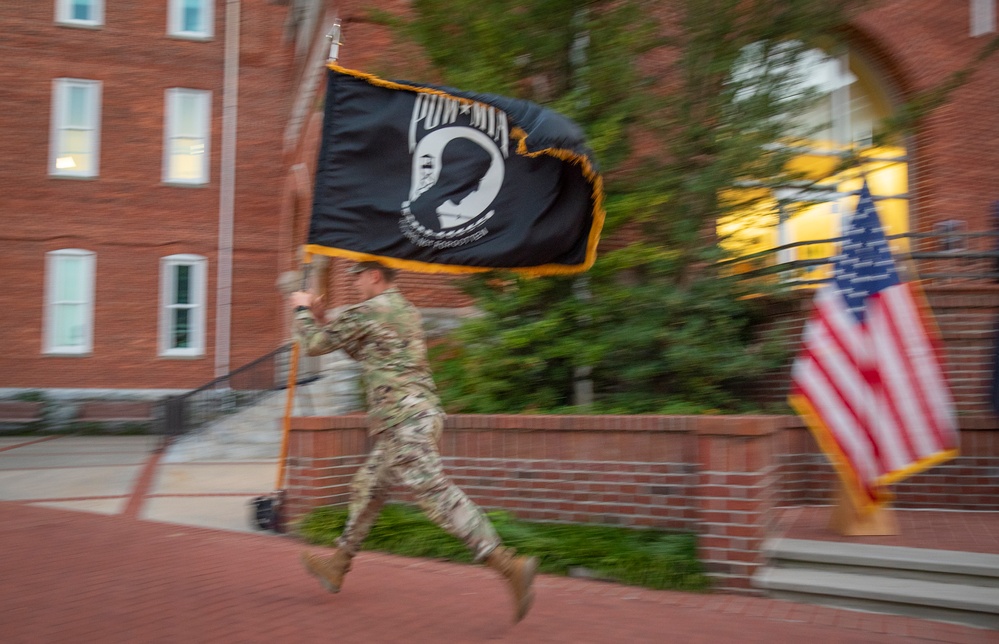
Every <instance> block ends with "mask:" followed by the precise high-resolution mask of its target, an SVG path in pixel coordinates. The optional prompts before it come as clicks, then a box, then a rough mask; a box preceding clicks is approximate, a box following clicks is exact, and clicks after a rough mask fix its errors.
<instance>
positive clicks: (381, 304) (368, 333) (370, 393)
mask: <svg viewBox="0 0 999 644" xmlns="http://www.w3.org/2000/svg"><path fill="white" fill-rule="evenodd" d="M295 318H296V321H297V324H296V334H297V336H298V339H299V341H300V342H301V343H302V346H303V348H304V349H305V351H306V352H307V353H308V354H309V355H319V354H322V353H329V352H331V351H335V350H337V349H343V350H344V351H346V352H347V354H348V355H349V356H350V357H352V358H353V359H355V360H357V361H358V362H360V363H361V367H362V371H363V374H364V380H365V382H366V383H367V398H368V414H369V418H370V422H371V426H370V430H369V432H370V434H371V435H372V436H373V437H374V438H375V445H374V447H373V448H372V450H371V454H370V455H369V456H368V460H367V461H366V462H365V464H364V465H363V466H362V467H361V469H360V470H358V472H357V474H356V475H355V476H354V480H353V482H352V483H351V501H350V507H349V515H348V519H347V526H346V527H345V528H344V531H343V534H342V535H340V538H339V539H338V540H337V546H338V547H340V548H342V549H344V550H345V551H346V552H347V553H349V554H350V555H351V556H352V555H354V554H355V553H356V552H357V551H358V550H359V549H360V547H361V542H362V541H364V538H365V537H366V536H367V534H368V532H369V531H370V529H371V526H372V525H373V524H374V522H375V519H376V518H378V513H379V512H380V511H381V509H382V506H383V505H384V503H385V499H386V498H387V496H388V493H389V491H390V489H391V487H392V485H393V484H394V483H396V482H401V483H403V484H404V485H405V486H406V487H408V488H409V489H410V490H412V491H413V493H414V494H415V496H416V499H417V502H418V503H419V505H420V507H421V508H422V509H423V511H424V512H426V513H427V516H429V517H430V518H431V519H432V520H433V521H434V522H435V523H437V524H438V525H439V526H441V527H442V528H443V529H444V530H446V531H448V532H449V533H451V534H453V535H454V536H455V537H457V538H459V539H461V540H462V541H464V542H465V544H466V545H467V546H468V548H469V549H470V550H471V551H472V552H473V553H474V554H475V558H476V560H477V561H478V560H482V559H484V558H485V557H486V556H487V555H488V554H489V553H490V552H492V550H493V549H494V548H495V547H496V546H497V545H499V543H500V540H499V537H498V536H497V535H496V531H495V530H494V529H493V526H492V524H491V523H490V522H489V519H488V518H486V516H485V514H483V512H482V510H480V509H479V507H478V506H476V505H475V503H473V502H472V501H471V499H469V498H468V497H467V496H466V495H465V493H464V492H462V491H461V490H460V489H459V488H458V487H457V486H455V485H454V484H453V483H452V482H451V480H450V479H448V477H447V476H445V474H444V472H443V469H442V466H441V458H440V454H439V453H438V451H437V444H438V442H439V441H440V437H441V432H442V430H443V428H444V412H443V411H442V410H441V408H440V400H439V399H438V397H437V392H436V387H435V386H434V381H433V378H432V377H431V375H430V367H429V365H428V364H427V349H426V345H425V344H424V341H423V329H422V324H421V320H420V314H419V312H418V311H417V310H416V307H414V306H413V305H412V304H410V303H409V302H408V301H407V300H406V299H405V298H404V297H403V296H402V294H401V293H400V292H399V290H398V289H396V288H395V287H392V288H389V289H387V290H385V291H384V292H383V293H381V294H379V295H376V296H375V297H373V298H371V299H369V300H367V301H365V302H362V303H360V304H358V305H356V306H352V307H349V308H347V309H345V310H344V311H343V312H342V313H340V314H339V315H338V316H337V317H336V318H335V319H334V320H333V321H331V322H329V323H328V324H326V325H324V326H320V325H319V324H318V323H317V322H316V320H315V319H314V318H313V316H312V314H311V313H310V312H309V311H307V310H302V311H300V312H298V313H297V314H296V316H295Z"/></svg>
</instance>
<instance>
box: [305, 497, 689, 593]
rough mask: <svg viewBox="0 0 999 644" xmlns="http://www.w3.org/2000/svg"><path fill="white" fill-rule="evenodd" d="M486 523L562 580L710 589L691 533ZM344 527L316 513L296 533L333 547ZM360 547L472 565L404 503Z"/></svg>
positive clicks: (502, 519) (500, 520)
mask: <svg viewBox="0 0 999 644" xmlns="http://www.w3.org/2000/svg"><path fill="white" fill-rule="evenodd" d="M489 518H490V520H491V521H492V522H493V525H494V526H495V527H496V531H497V532H498V533H499V535H500V537H501V538H502V539H503V543H504V544H506V545H508V546H512V547H514V548H516V549H517V551H518V552H519V553H520V554H527V555H534V556H536V557H538V558H539V560H540V562H541V563H540V570H541V572H545V573H551V574H560V575H564V574H567V573H569V572H570V570H571V569H574V568H583V569H585V570H587V571H588V572H589V573H590V574H591V575H593V576H596V577H598V578H603V579H610V580H614V581H619V582H622V583H625V584H632V585H636V586H646V587H649V588H658V589H674V590H707V589H708V578H707V577H706V576H705V574H704V571H703V567H702V566H701V564H700V562H699V561H698V560H697V555H696V551H697V541H696V537H695V536H694V535H693V534H687V533H666V532H660V531H656V530H632V529H627V528H615V527H605V526H594V525H572V524H554V523H530V522H526V521H517V520H515V519H513V518H511V517H510V515H509V514H507V513H505V512H490V513H489ZM346 522H347V513H346V510H344V509H340V508H321V509H318V510H315V511H313V512H312V513H310V514H309V515H308V516H307V517H306V518H305V519H304V520H303V522H302V524H301V526H300V528H299V531H300V533H301V535H302V536H303V537H304V538H305V539H306V540H307V541H308V542H309V543H314V544H319V545H332V544H333V543H334V542H335V541H336V538H337V537H338V536H339V534H340V533H341V532H342V531H343V528H344V525H346ZM364 548H365V549H366V550H378V551H382V552H391V553H393V554H398V555H404V556H409V557H435V558H445V559H449V560H451V561H458V562H471V560H472V559H471V555H470V554H469V552H468V550H467V549H466V548H465V546H464V544H462V543H461V542H460V541H458V540H457V539H455V538H454V537H452V536H451V535H449V534H447V533H446V532H444V531H443V530H441V529H440V528H438V527H437V526H436V525H435V524H433V523H432V522H431V521H430V520H429V519H427V518H425V517H424V516H423V514H422V513H420V512H419V511H418V510H416V509H414V508H410V507H407V506H403V505H387V506H386V507H385V508H384V509H383V510H382V513H381V515H380V516H379V518H378V520H377V521H376V522H375V524H374V526H373V527H372V529H371V532H370V533H369V535H368V538H367V539H365V541H364Z"/></svg>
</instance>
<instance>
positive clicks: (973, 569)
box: [763, 539, 999, 588]
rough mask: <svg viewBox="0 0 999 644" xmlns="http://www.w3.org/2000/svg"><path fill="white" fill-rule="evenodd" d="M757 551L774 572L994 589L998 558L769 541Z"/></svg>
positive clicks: (998, 578) (998, 580) (998, 577)
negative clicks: (848, 575)
mask: <svg viewBox="0 0 999 644" xmlns="http://www.w3.org/2000/svg"><path fill="white" fill-rule="evenodd" d="M763 552H764V554H765V555H766V557H767V559H768V560H769V561H770V563H771V564H772V565H774V566H777V567H780V568H807V569H812V570H825V571H829V572H841V573H852V574H864V575H876V576H879V577H896V578H901V579H919V580H924V581H934V582H938V583H950V584H965V585H971V586H983V587H987V588H999V555H994V554H986V553H977V552H956V551H953V550H934V549H929V548H903V547H895V546H875V545H868V544H860V543H840V542H835V541H810V540H805V539H771V540H769V541H767V542H766V543H765V544H764V545H763Z"/></svg>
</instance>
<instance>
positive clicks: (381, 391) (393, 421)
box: [295, 287, 442, 434]
mask: <svg viewBox="0 0 999 644" xmlns="http://www.w3.org/2000/svg"><path fill="white" fill-rule="evenodd" d="M295 321H296V324H295V334H296V338H297V339H298V341H299V342H301V344H302V348H303V350H304V351H305V352H307V353H308V354H309V355H310V356H316V355H320V354H323V353H330V352H331V351H336V350H337V349H343V350H344V351H346V352H347V355H349V356H350V357H351V358H353V359H354V360H357V361H358V362H360V363H361V369H362V372H363V374H364V381H365V383H366V385H367V399H368V415H369V417H370V419H371V421H372V422H371V428H370V431H371V433H372V434H377V433H378V432H380V431H382V430H383V429H385V428H387V427H393V426H395V425H398V424H399V423H401V422H403V421H404V420H406V419H408V418H411V417H412V416H415V415H416V414H418V413H420V412H433V411H437V412H440V399H439V398H438V397H437V388H436V386H435V385H434V380H433V377H432V376H431V374H430V366H429V364H428V363H427V347H426V344H425V343H424V340H423V326H422V322H421V319H420V313H419V311H417V310H416V307H414V306H413V305H412V304H410V303H409V301H407V300H406V298H404V297H403V296H402V293H400V292H399V290H398V289H397V288H394V287H393V288H389V289H387V290H386V291H384V292H383V293H381V294H379V295H376V296H375V297H373V298H371V299H369V300H366V301H364V302H361V303H360V304H357V305H354V306H351V307H348V308H346V309H344V310H343V311H342V312H341V313H340V314H339V315H337V316H336V317H335V318H334V319H333V320H332V321H330V322H328V323H326V324H325V325H320V324H319V323H318V322H317V321H316V319H315V318H314V317H313V316H312V313H311V312H309V311H307V310H302V311H300V312H298V313H296V314H295ZM441 413H442V412H441Z"/></svg>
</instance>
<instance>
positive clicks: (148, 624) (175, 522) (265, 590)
mask: <svg viewBox="0 0 999 644" xmlns="http://www.w3.org/2000/svg"><path fill="white" fill-rule="evenodd" d="M155 446H156V443H155V440H154V439H149V438H145V437H86V438H84V437H59V438H51V439H41V440H40V439H37V438H26V439H17V438H12V437H4V438H0V516H3V517H4V521H2V522H0V544H2V548H0V579H2V581H3V583H0V624H2V625H3V626H2V630H0V632H2V633H3V641H5V642H32V643H33V642H51V641H60V642H87V643H89V642H101V643H105V642H129V643H134V642H206V643H208V642H268V643H273V642H313V641H328V640H335V641H340V642H392V641H399V640H404V641H411V642H482V641H499V642H660V641H678V642H761V643H763V642H766V643H767V644H773V643H774V642H785V641H787V642H793V641H808V642H809V644H817V643H823V642H830V643H832V642H879V643H880V642H973V643H978V642H981V643H985V642H995V641H997V640H999V636H997V633H996V632H995V631H985V630H979V629H974V628H969V627H962V626H954V625H950V624H943V623H937V622H928V621H923V620H918V619H913V618H906V617H894V616H885V615H874V614H868V613H861V612H855V611H846V610H837V609H831V608H823V607H818V606H812V605H807V604H795V603H791V602H785V601H778V600H770V599H763V598H758V597H743V596H736V595H725V594H715V595H697V594H690V593H678V592H662V591H651V590H644V589H638V588H632V587H627V586H620V585H615V584H607V583H601V582H595V581H585V580H578V579H567V578H563V577H555V576H541V577H539V578H538V580H537V582H536V593H537V601H536V604H535V607H534V609H533V610H532V612H531V613H530V614H529V615H528V617H527V618H526V619H525V620H524V621H523V622H522V623H521V624H518V625H516V626H513V625H511V624H510V614H511V610H512V609H511V606H510V603H509V599H508V597H507V596H506V593H505V589H504V588H503V586H502V584H501V582H500V581H499V580H498V579H497V578H496V577H495V575H494V574H493V573H492V571H489V570H487V569H484V568H482V567H473V566H464V565H457V564H450V563H443V562H438V561H428V560H418V559H407V558H402V557H394V556H390V555H384V554H376V553H362V554H361V555H360V556H359V557H358V558H357V560H356V561H355V565H354V570H353V571H352V572H351V573H350V575H349V576H348V578H347V581H346V584H345V586H344V590H343V591H342V592H341V593H340V594H338V595H330V594H328V593H325V592H323V591H322V590H321V589H320V587H319V585H318V583H316V582H315V580H313V579H312V578H310V577H308V576H307V575H306V574H305V573H304V572H303V571H302V570H301V568H300V565H299V562H298V556H299V553H300V552H301V551H302V550H303V549H304V548H305V546H303V545H302V544H301V543H300V542H298V541H297V540H295V539H294V538H292V537H288V536H278V535H273V534H269V533H263V532H255V531H253V530H252V529H251V528H250V523H249V514H248V507H247V501H248V499H249V498H250V497H251V496H253V495H255V494H259V493H266V492H269V491H270V490H271V488H272V486H273V484H274V481H273V477H274V475H275V474H276V464H275V463H273V462H271V463H266V462H251V463H246V462H229V463H196V464H177V465H172V464H164V463H160V462H159V455H158V454H156V453H155ZM70 510H72V511H70ZM81 510H82V511H81ZM204 526H208V527H204Z"/></svg>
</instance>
